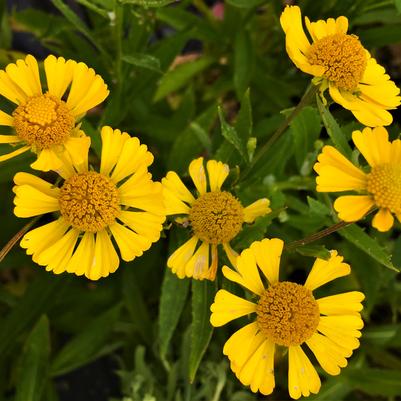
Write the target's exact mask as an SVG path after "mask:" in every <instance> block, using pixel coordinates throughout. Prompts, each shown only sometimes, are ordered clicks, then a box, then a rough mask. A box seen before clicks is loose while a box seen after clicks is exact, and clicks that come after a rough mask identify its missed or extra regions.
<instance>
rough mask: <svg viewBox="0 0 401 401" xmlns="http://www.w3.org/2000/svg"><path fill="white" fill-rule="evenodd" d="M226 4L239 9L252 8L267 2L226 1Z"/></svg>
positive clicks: (265, 0)
mask: <svg viewBox="0 0 401 401" xmlns="http://www.w3.org/2000/svg"><path fill="white" fill-rule="evenodd" d="M226 2H227V3H228V4H230V5H232V6H235V7H239V8H252V7H256V6H259V5H260V4H263V3H265V2H267V0H226Z"/></svg>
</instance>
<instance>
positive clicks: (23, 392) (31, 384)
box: [15, 316, 50, 401]
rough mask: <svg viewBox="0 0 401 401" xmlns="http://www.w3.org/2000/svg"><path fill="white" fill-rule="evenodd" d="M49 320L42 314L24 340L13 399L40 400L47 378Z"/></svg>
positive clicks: (23, 400)
mask: <svg viewBox="0 0 401 401" xmlns="http://www.w3.org/2000/svg"><path fill="white" fill-rule="evenodd" d="M49 355H50V335H49V321H48V319H47V317H46V316H42V317H41V318H40V320H39V321H38V322H37V324H36V325H35V327H34V328H33V330H32V332H31V334H30V335H29V337H28V338H27V340H26V343H25V346H24V350H23V353H22V359H21V365H20V369H19V374H18V379H17V388H16V395H15V401H40V400H41V399H42V393H43V390H44V388H45V384H46V381H47V379H48V363H49Z"/></svg>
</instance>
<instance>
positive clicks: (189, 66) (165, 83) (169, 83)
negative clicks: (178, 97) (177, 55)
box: [154, 57, 213, 102]
mask: <svg viewBox="0 0 401 401" xmlns="http://www.w3.org/2000/svg"><path fill="white" fill-rule="evenodd" d="M212 62H213V59H212V58H210V57H201V58H198V59H197V60H194V61H190V62H188V63H183V64H180V65H179V66H177V67H176V68H174V69H173V70H170V71H167V72H166V74H164V75H163V77H162V78H161V80H160V82H159V87H158V88H157V91H156V94H155V96H154V101H155V102H157V101H159V100H161V99H163V98H165V97H166V96H167V95H168V94H170V93H171V92H174V91H176V90H178V89H180V88H182V87H183V86H185V85H186V84H187V83H188V81H189V80H190V79H191V78H193V77H194V76H195V75H197V74H199V73H200V72H202V71H203V70H204V69H206V68H207V67H209V65H210V64H212Z"/></svg>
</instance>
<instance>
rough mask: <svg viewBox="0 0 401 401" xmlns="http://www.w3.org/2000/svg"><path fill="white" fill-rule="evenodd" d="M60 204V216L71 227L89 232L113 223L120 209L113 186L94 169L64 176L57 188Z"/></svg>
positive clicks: (116, 192) (115, 189) (116, 191)
mask: <svg viewBox="0 0 401 401" xmlns="http://www.w3.org/2000/svg"><path fill="white" fill-rule="evenodd" d="M59 205H60V212H61V214H62V216H63V217H64V218H65V219H66V220H67V221H68V222H69V223H70V224H71V225H72V226H73V227H74V228H77V229H79V230H82V231H89V232H98V231H100V230H102V229H103V228H105V227H106V226H108V225H110V224H112V223H113V222H114V220H115V218H116V217H117V215H118V213H119V211H120V204H119V196H118V190H117V188H116V186H115V185H114V184H113V183H112V182H111V180H110V179H109V178H107V177H106V176H104V175H102V174H100V173H96V172H95V171H90V172H88V173H81V174H75V175H73V176H72V177H70V178H67V179H66V180H65V182H64V184H63V186H62V187H61V188H60V197H59Z"/></svg>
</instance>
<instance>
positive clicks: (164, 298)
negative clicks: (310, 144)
mask: <svg viewBox="0 0 401 401" xmlns="http://www.w3.org/2000/svg"><path fill="white" fill-rule="evenodd" d="M189 283H190V280H188V279H179V278H178V277H177V276H176V275H175V274H174V273H172V272H171V270H170V269H168V268H166V271H165V273H164V280H163V284H162V289H161V294H160V305H159V344H160V351H159V352H160V357H161V358H162V360H165V358H166V354H167V350H168V346H169V344H170V341H171V338H172V336H173V333H174V330H175V328H176V327H177V324H178V321H179V319H180V316H181V313H182V311H183V309H184V306H185V302H186V299H187V296H188V289H189Z"/></svg>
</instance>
